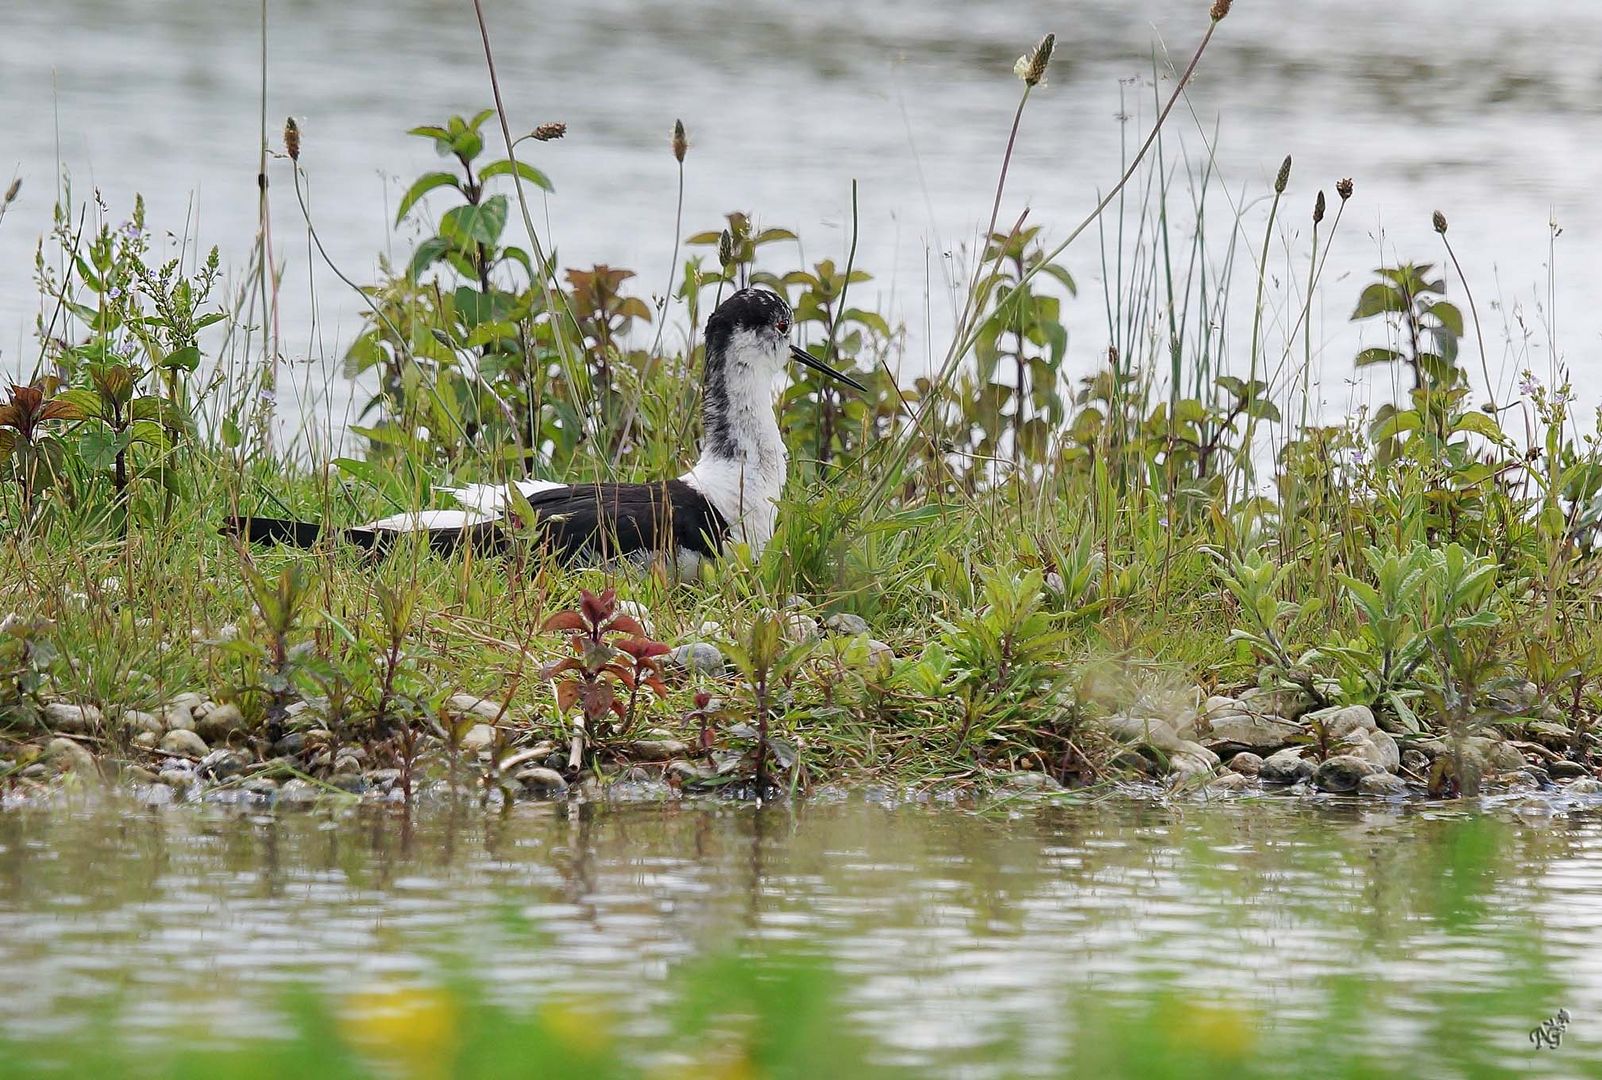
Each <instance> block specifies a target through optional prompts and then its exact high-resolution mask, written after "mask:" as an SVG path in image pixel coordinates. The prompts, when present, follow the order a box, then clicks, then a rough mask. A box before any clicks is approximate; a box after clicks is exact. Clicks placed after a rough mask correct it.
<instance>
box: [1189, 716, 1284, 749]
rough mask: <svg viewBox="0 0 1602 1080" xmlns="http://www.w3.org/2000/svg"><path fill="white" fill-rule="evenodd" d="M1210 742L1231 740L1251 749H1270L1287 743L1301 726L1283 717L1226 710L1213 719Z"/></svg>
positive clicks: (1230, 741)
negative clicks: (1227, 711)
mask: <svg viewBox="0 0 1602 1080" xmlns="http://www.w3.org/2000/svg"><path fill="white" fill-rule="evenodd" d="M1212 728H1213V733H1212V738H1211V739H1210V740H1209V741H1210V742H1213V743H1231V744H1233V745H1236V746H1244V747H1246V748H1247V749H1250V750H1257V751H1262V752H1266V753H1272V752H1273V751H1275V750H1279V749H1282V748H1283V747H1285V746H1288V745H1290V743H1291V741H1292V740H1294V739H1295V738H1296V737H1297V736H1298V735H1300V734H1301V731H1302V729H1301V727H1300V726H1298V725H1297V724H1294V723H1292V722H1291V721H1289V720H1286V719H1285V718H1284V717H1280V716H1273V715H1270V714H1266V713H1265V714H1256V713H1245V712H1233V713H1225V714H1223V715H1222V716H1216V717H1214V718H1213V720H1212Z"/></svg>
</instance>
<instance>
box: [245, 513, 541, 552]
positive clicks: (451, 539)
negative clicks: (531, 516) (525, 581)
mask: <svg viewBox="0 0 1602 1080" xmlns="http://www.w3.org/2000/svg"><path fill="white" fill-rule="evenodd" d="M219 531H220V532H222V533H223V535H225V536H236V537H238V538H239V539H241V540H243V541H245V542H246V543H251V544H281V545H288V546H290V547H301V548H312V547H317V546H318V545H319V544H320V543H322V542H323V541H324V540H325V539H329V538H332V539H334V540H337V541H343V542H344V543H347V544H353V545H355V546H356V547H359V548H363V549H365V550H367V551H372V552H375V553H377V554H380V555H386V554H388V553H389V552H390V551H391V550H392V549H393V548H394V547H395V545H396V543H398V542H399V541H400V539H401V538H402V537H406V536H414V537H425V538H426V539H427V540H428V546H429V547H430V548H432V549H433V550H434V551H435V552H437V553H438V554H441V555H449V554H452V553H453V552H456V551H459V550H461V549H462V548H469V549H471V550H472V551H474V552H476V553H478V554H480V555H500V554H503V553H505V551H506V550H507V548H508V547H509V546H510V543H511V538H510V536H509V535H508V534H507V532H506V530H505V529H504V528H502V526H501V524H500V522H498V521H484V522H475V523H473V524H471V525H467V526H464V527H459V528H438V529H422V528H420V529H390V528H382V529H364V528H354V529H324V528H323V527H322V526H321V525H319V524H317V523H315V522H310V521H294V520H291V519H289V518H264V517H248V518H245V517H235V518H229V519H228V521H227V523H225V524H224V525H223V527H222V529H221V530H219Z"/></svg>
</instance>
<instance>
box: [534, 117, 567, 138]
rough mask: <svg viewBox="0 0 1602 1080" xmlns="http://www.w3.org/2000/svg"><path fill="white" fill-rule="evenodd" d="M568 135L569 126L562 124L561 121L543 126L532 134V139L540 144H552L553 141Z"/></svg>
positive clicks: (554, 121)
mask: <svg viewBox="0 0 1602 1080" xmlns="http://www.w3.org/2000/svg"><path fill="white" fill-rule="evenodd" d="M566 134H567V125H566V124H564V123H562V122H561V121H560V120H553V121H551V122H550V123H548V124H541V125H540V126H539V127H537V128H535V129H534V130H533V132H532V133H531V135H532V137H533V138H535V139H537V140H538V141H540V142H550V141H551V140H552V139H560V138H561V137H562V136H563V135H566Z"/></svg>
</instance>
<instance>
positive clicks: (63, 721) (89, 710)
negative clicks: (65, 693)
mask: <svg viewBox="0 0 1602 1080" xmlns="http://www.w3.org/2000/svg"><path fill="white" fill-rule="evenodd" d="M44 722H45V723H46V724H47V725H48V726H49V728H50V730H51V731H58V732H60V733H61V734H63V735H88V734H90V733H91V732H92V731H95V730H98V729H99V728H100V726H101V725H102V724H103V723H105V717H103V716H102V715H101V714H100V710H99V709H98V708H96V707H95V706H93V705H69V704H67V703H66V702H64V701H52V702H51V703H50V704H48V705H46V706H45V707H44Z"/></svg>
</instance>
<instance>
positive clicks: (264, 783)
mask: <svg viewBox="0 0 1602 1080" xmlns="http://www.w3.org/2000/svg"><path fill="white" fill-rule="evenodd" d="M239 787H240V790H241V791H247V792H249V793H250V794H252V795H255V796H256V797H257V798H261V799H269V798H272V797H273V796H275V795H277V794H278V781H277V780H274V779H272V778H271V777H268V776H255V777H252V778H251V779H249V780H246V781H245V782H244V783H243V784H240V785H239Z"/></svg>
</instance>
